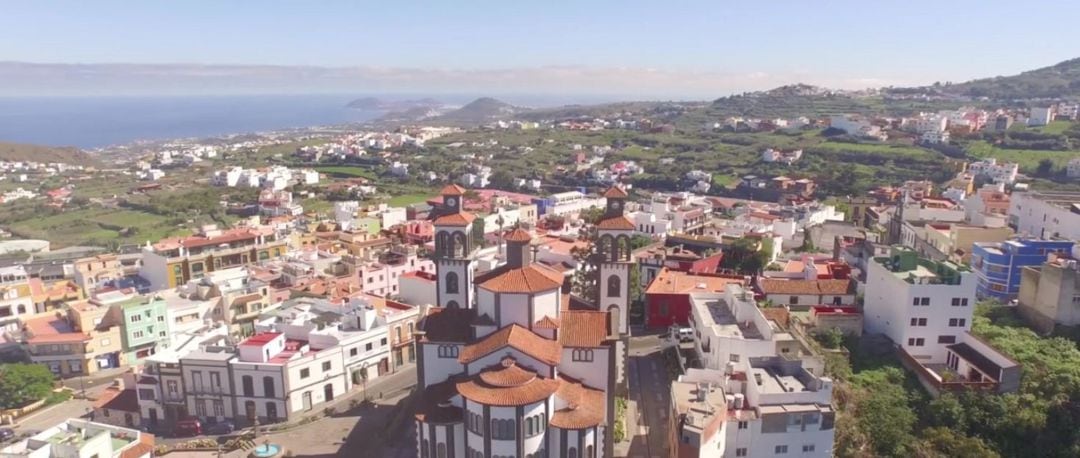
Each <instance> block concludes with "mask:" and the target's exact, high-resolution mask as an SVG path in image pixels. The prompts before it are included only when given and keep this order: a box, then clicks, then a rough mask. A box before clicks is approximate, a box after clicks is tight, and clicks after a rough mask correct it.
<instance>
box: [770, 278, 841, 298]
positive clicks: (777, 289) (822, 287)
mask: <svg viewBox="0 0 1080 458" xmlns="http://www.w3.org/2000/svg"><path fill="white" fill-rule="evenodd" d="M758 288H759V289H760V290H761V292H762V293H765V294H803V295H822V294H832V295H844V294H852V292H851V291H852V290H851V280H777V279H771V278H763V279H761V280H760V281H758Z"/></svg>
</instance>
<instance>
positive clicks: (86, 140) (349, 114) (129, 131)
mask: <svg viewBox="0 0 1080 458" xmlns="http://www.w3.org/2000/svg"><path fill="white" fill-rule="evenodd" d="M355 98H357V96H352V95H295V96H291V95H288V96H287V95H265V96H218V97H210V96H195V97H181V96H168V97H135V96H131V97H0V141H3V142H16V143H31V144H38V145H50V146H76V147H79V148H84V149H89V148H98V147H104V146H109V145H118V144H123V143H129V142H133V141H136V140H166V139H172V138H184V137H210V136H217V135H224V134H233V133H248V132H257V131H267V130H275V129H287V128H294V127H309V126H325V125H334V124H345V123H358V122H364V121H369V120H372V119H375V118H377V117H379V116H380V115H382V113H380V112H372V111H359V110H353V109H349V108H345V105H346V104H347V103H349V102H350V101H351V100H353V99H355Z"/></svg>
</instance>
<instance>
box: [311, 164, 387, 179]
mask: <svg viewBox="0 0 1080 458" xmlns="http://www.w3.org/2000/svg"><path fill="white" fill-rule="evenodd" d="M312 168H313V169H315V170H317V171H319V172H320V173H325V174H327V175H330V176H333V177H340V178H354V177H362V178H367V179H369V180H374V179H376V178H377V175H376V174H375V172H374V171H373V170H371V168H369V167H359V166H349V165H320V166H316V167H312Z"/></svg>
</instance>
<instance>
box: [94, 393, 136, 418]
mask: <svg viewBox="0 0 1080 458" xmlns="http://www.w3.org/2000/svg"><path fill="white" fill-rule="evenodd" d="M94 407H96V408H103V409H109V410H119V411H123V412H138V411H139V395H137V394H135V390H134V389H126V390H120V389H117V388H108V389H106V390H105V393H103V394H102V396H101V397H100V398H98V400H97V402H95V403H94Z"/></svg>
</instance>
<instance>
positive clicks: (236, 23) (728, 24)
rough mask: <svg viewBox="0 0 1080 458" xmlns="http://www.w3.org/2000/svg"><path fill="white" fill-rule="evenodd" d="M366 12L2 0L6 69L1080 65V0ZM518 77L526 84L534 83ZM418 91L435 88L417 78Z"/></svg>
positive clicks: (1, 56) (939, 74)
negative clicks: (1079, 29) (9, 65)
mask: <svg viewBox="0 0 1080 458" xmlns="http://www.w3.org/2000/svg"><path fill="white" fill-rule="evenodd" d="M359 3H360V2H345V1H272V0H260V1H246V2H241V1H232V2H230V1H198V0H184V1H171V2H164V1H138V2H137V1H109V0H94V1H44V0H32V1H11V0H8V1H4V2H3V6H2V7H0V61H22V62H38V63H140V64H148V63H197V64H242V65H251V64H259V65H263V64H270V65H309V66H326V67H375V68H378V69H382V70H386V71H388V72H395V71H404V70H410V71H414V72H415V71H435V72H446V71H455V72H466V73H468V72H479V73H482V74H484V75H488V76H489V77H491V78H506V79H510V78H520V77H521V75H522V70H527V69H538V68H546V70H545V71H547V72H548V73H552V72H556V69H558V70H559V71H564V72H569V74H570V76H566V75H564V76H557V77H554V78H564V80H562V81H563V82H564V83H565V84H567V86H568V87H572V86H574V85H575V84H577V81H578V80H577V79H574V78H578V76H576V75H579V74H580V73H588V74H590V75H592V76H590V78H593V80H590V81H592V82H591V83H590V84H597V83H596V81H595V79H596V78H600V79H602V76H600V75H602V74H604V73H605V72H608V71H610V72H612V73H616V74H618V75H619V78H622V79H623V80H625V81H621V82H620V83H619V84H622V85H628V86H627V87H628V88H629V89H630V90H633V89H634V87H633V83H632V80H633V79H635V78H637V77H638V75H642V77H643V78H650V77H651V78H657V76H656V75H662V77H663V81H664V82H663V83H662V84H663V85H669V86H670V85H673V84H677V82H678V81H679V80H681V79H686V80H695V81H699V82H700V81H702V80H705V81H707V82H706V83H702V85H701V87H698V86H693V88H691V89H692V90H689V92H696V91H699V90H701V91H724V90H727V91H735V90H744V89H757V88H760V86H772V85H776V84H777V83H781V84H782V83H785V82H797V81H805V82H810V83H815V84H823V85H828V86H832V87H865V86H879V85H888V84H897V85H904V84H922V83H928V82H933V81H936V80H942V81H944V80H954V81H959V80H965V79H971V78H976V77H984V76H994V75H1002V74H1013V73H1017V72H1019V71H1023V70H1028V69H1032V68H1037V67H1041V66H1046V65H1050V64H1053V63H1056V62H1059V61H1062V60H1065V59H1069V58H1073V57H1080V42H1078V41H1077V40H1075V39H1073V38H1070V36H1071V35H1075V33H1076V30H1075V25H1076V19H1077V18H1078V17H1080V1H1057V2H1039V1H1028V2H1019V3H1018V2H1015V1H1009V2H1005V1H998V0H981V1H956V0H935V1H902V2H882V1H867V0H861V1H855V0H837V1H829V0H818V1H802V0H798V1H795V0H792V1H784V0H773V1H762V0H756V1H737V2H731V1H721V0H713V1H683V2H679V1H669V2H657V1H649V2H637V1H626V0H620V1H582V0H579V1H574V2H570V1H567V2H559V1H539V2H515V1H506V0H503V1H498V2H494V1H473V0H462V1H438V2H408V1H393V2H389V1H388V2H363V4H359ZM1044 3H1045V4H1044ZM556 73H557V72H556ZM500 75H502V76H500ZM425 81H426V80H425ZM517 81H518V85H519V86H522V88H521V89H527V87H526V86H527V85H528V84H529V80H528V79H527V78H526V79H524V80H520V79H519V80H517ZM545 81H547V80H545ZM424 84H429V85H430V84H432V82H430V81H426V82H419V81H418V82H417V85H419V86H423V85H424ZM508 84H510V83H508ZM656 84H661V83H656ZM511 86H512V84H511ZM590 87H591V86H590ZM620 87H622V86H620ZM649 87H650V88H652V87H653V86H649ZM416 89H417V90H424V89H425V88H423V87H417V88H416Z"/></svg>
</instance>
